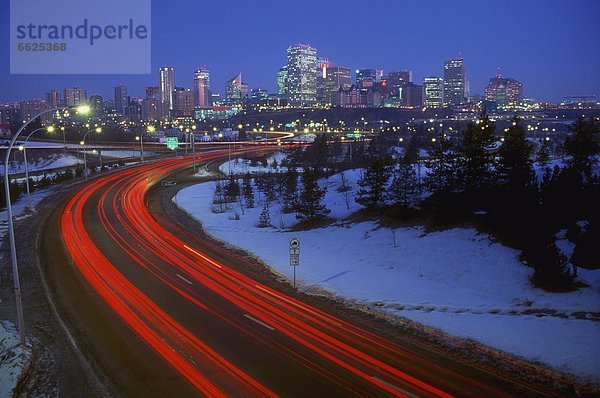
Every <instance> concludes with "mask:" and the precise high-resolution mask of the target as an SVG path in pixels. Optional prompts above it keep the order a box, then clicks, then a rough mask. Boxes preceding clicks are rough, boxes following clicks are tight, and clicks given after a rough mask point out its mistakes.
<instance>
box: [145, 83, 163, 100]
mask: <svg viewBox="0 0 600 398" xmlns="http://www.w3.org/2000/svg"><path fill="white" fill-rule="evenodd" d="M146 99H153V100H158V101H160V88H159V87H158V86H148V87H146Z"/></svg>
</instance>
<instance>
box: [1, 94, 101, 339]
mask: <svg viewBox="0 0 600 398" xmlns="http://www.w3.org/2000/svg"><path fill="white" fill-rule="evenodd" d="M63 109H75V110H77V112H78V113H81V114H86V113H89V111H90V107H89V106H88V105H82V106H79V107H60V108H51V109H46V110H45V111H42V112H40V113H38V114H37V115H35V116H34V117H32V118H31V119H29V121H27V122H25V123H23V125H22V126H21V127H20V128H19V130H17V133H16V134H15V135H14V136H13V138H12V139H11V141H10V143H9V144H8V148H6V153H5V154H4V194H5V196H6V215H7V218H8V238H9V244H10V258H11V264H12V273H13V285H14V288H15V302H16V306H17V326H18V328H19V344H20V345H22V346H24V345H25V321H24V319H23V305H22V302H21V283H20V281H19V266H18V264H17V247H16V244H15V227H14V225H13V214H12V205H11V203H10V181H9V179H8V160H9V157H10V151H11V150H12V148H13V147H14V145H15V142H16V141H17V138H18V137H19V135H20V134H21V133H22V132H23V130H25V127H27V126H28V125H29V123H31V122H32V121H33V120H35V119H37V118H38V117H40V116H42V115H44V114H46V113H49V112H55V111H58V110H63Z"/></svg>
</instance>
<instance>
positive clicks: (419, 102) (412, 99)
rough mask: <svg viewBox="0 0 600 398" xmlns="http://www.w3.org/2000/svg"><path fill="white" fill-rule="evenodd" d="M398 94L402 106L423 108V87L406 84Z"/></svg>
mask: <svg viewBox="0 0 600 398" xmlns="http://www.w3.org/2000/svg"><path fill="white" fill-rule="evenodd" d="M400 92H401V98H402V105H403V106H410V107H420V106H423V86H420V85H418V84H414V83H406V84H404V85H402V87H401V89H400Z"/></svg>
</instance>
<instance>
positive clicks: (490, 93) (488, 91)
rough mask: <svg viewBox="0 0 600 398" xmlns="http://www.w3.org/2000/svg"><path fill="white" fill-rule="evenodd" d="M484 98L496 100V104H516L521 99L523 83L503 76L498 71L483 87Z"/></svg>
mask: <svg viewBox="0 0 600 398" xmlns="http://www.w3.org/2000/svg"><path fill="white" fill-rule="evenodd" d="M485 99H486V100H487V101H494V102H496V104H497V105H498V106H507V105H516V104H518V103H519V102H521V100H522V99H523V84H521V83H519V82H518V81H516V80H515V79H511V78H503V77H502V76H501V75H500V73H498V75H497V76H496V77H493V78H491V79H490V82H489V83H488V85H487V87H486V88H485Z"/></svg>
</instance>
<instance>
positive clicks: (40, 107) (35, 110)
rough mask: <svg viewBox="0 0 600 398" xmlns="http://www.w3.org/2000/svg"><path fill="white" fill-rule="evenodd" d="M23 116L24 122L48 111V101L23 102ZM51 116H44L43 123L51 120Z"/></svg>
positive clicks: (21, 106)
mask: <svg viewBox="0 0 600 398" xmlns="http://www.w3.org/2000/svg"><path fill="white" fill-rule="evenodd" d="M20 109H21V115H20V118H21V120H22V121H26V120H31V118H33V117H35V116H36V115H37V114H39V113H41V112H43V111H45V110H46V109H48V104H47V103H46V101H42V100H39V99H34V100H31V101H21V104H20ZM49 116H51V115H49V114H46V115H42V118H41V120H42V122H46V121H48V120H49V119H50V117H49Z"/></svg>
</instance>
